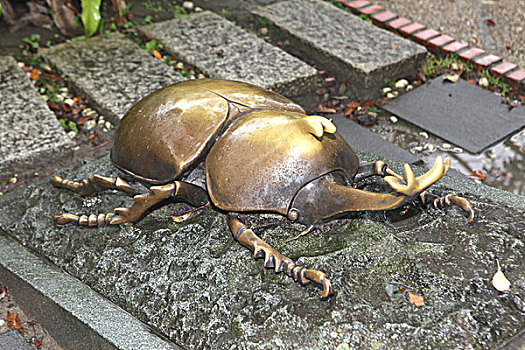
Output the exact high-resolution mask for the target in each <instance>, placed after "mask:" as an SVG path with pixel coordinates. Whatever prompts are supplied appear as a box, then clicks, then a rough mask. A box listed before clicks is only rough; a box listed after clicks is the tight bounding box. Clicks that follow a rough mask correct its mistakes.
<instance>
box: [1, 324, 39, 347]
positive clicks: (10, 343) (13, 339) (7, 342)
mask: <svg viewBox="0 0 525 350" xmlns="http://www.w3.org/2000/svg"><path fill="white" fill-rule="evenodd" d="M0 349H5V350H35V349H36V348H35V347H34V346H33V345H31V344H29V343H28V342H27V340H25V338H24V337H23V336H22V334H20V332H19V331H17V330H14V329H13V330H10V331H7V332H5V333H2V334H0Z"/></svg>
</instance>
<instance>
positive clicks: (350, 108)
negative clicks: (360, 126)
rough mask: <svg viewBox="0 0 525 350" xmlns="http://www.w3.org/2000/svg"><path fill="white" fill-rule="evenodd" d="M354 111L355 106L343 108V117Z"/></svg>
mask: <svg viewBox="0 0 525 350" xmlns="http://www.w3.org/2000/svg"><path fill="white" fill-rule="evenodd" d="M354 111H355V108H354V107H348V108H346V109H345V117H348V116H349V115H351V114H352V113H354Z"/></svg>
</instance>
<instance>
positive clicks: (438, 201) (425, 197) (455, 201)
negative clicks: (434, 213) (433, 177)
mask: <svg viewBox="0 0 525 350" xmlns="http://www.w3.org/2000/svg"><path fill="white" fill-rule="evenodd" d="M419 197H420V198H421V201H422V202H423V203H425V204H430V203H432V204H433V205H434V208H436V209H443V208H445V207H448V206H451V205H456V206H458V207H460V208H461V209H463V211H465V213H466V214H468V218H467V222H468V223H469V224H471V223H472V222H473V221H474V219H476V217H477V216H478V215H479V210H478V208H476V207H475V206H474V205H472V203H470V202H469V201H468V200H467V199H465V198H463V197H459V196H453V195H451V194H447V195H445V196H443V197H439V196H436V195H435V194H432V193H429V192H427V191H424V192H422V193H421V194H420V195H419Z"/></svg>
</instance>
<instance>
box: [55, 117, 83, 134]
mask: <svg viewBox="0 0 525 350" xmlns="http://www.w3.org/2000/svg"><path fill="white" fill-rule="evenodd" d="M58 122H59V123H60V125H62V127H63V128H64V130H66V131H67V130H70V131H74V132H78V129H77V125H76V124H75V123H74V122H72V121H71V120H67V119H66V118H62V119H59V120H58Z"/></svg>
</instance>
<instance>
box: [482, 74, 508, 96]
mask: <svg viewBox="0 0 525 350" xmlns="http://www.w3.org/2000/svg"><path fill="white" fill-rule="evenodd" d="M480 76H481V77H484V78H486V79H487V80H488V82H489V86H490V87H491V88H494V89H498V90H499V91H500V92H501V94H502V95H504V96H506V95H507V94H508V93H509V92H510V91H511V90H512V88H511V87H510V85H509V84H507V83H505V82H504V81H503V80H502V79H501V77H498V76H495V75H493V74H491V73H490V71H489V70H488V69H484V70H482V71H481V72H480Z"/></svg>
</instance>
